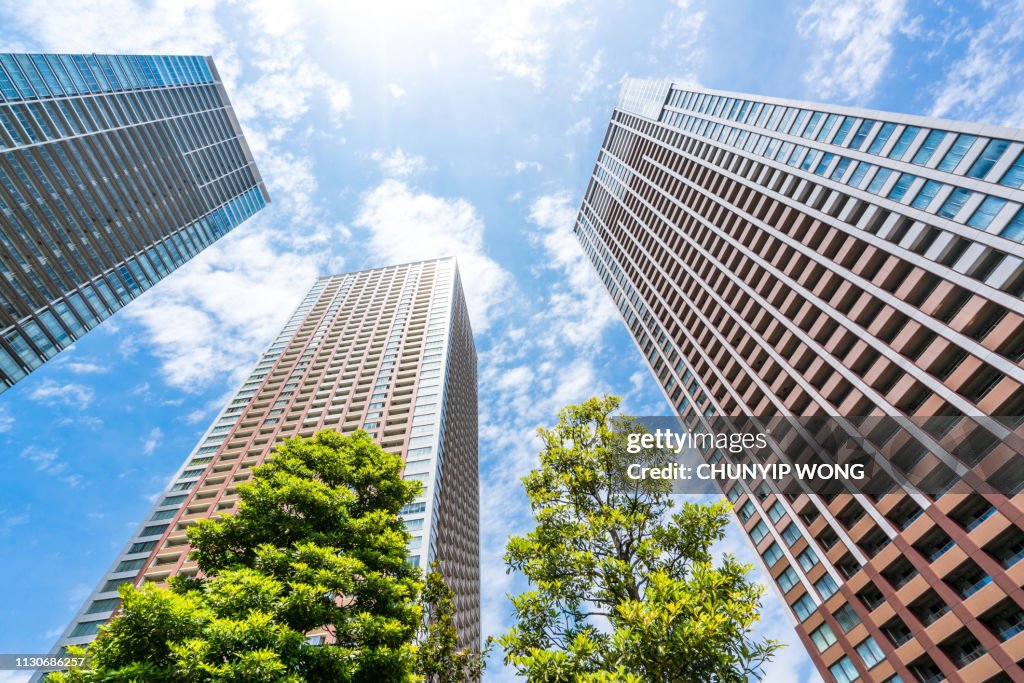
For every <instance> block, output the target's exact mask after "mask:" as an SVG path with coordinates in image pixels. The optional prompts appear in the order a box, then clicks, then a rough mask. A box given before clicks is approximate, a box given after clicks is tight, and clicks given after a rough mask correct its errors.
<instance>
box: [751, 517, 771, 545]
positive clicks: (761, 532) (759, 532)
mask: <svg viewBox="0 0 1024 683" xmlns="http://www.w3.org/2000/svg"><path fill="white" fill-rule="evenodd" d="M767 535H768V527H767V526H766V525H765V523H764V520H761V521H760V522H758V523H757V524H755V525H754V528H753V529H751V530H750V537H751V538H752V539H754V543H760V542H761V539H762V538H764V537H765V536H767Z"/></svg>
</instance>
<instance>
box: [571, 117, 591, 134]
mask: <svg viewBox="0 0 1024 683" xmlns="http://www.w3.org/2000/svg"><path fill="white" fill-rule="evenodd" d="M591 127H592V126H591V121H590V117H589V116H584V117H583V118H582V119H580V120H579V121H577V122H576V123H574V124H572V125H571V126H569V127H568V128H566V129H565V135H566V136H570V135H587V134H589V133H590V131H591Z"/></svg>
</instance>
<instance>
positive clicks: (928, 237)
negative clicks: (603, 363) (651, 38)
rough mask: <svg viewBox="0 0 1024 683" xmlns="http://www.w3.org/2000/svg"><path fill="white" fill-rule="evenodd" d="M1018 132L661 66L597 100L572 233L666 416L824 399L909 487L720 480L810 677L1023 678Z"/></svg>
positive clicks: (777, 409)
mask: <svg viewBox="0 0 1024 683" xmlns="http://www.w3.org/2000/svg"><path fill="white" fill-rule="evenodd" d="M1022 150H1024V132H1022V131H1019V130H1011V129H1006V128H998V127H993V126H985V125H978V124H970V123H962V122H956V121H946V120H937V119H928V118H923V117H918V116H907V115H901V114H889V113H882V112H877V111H869V110H864V109H854V108H849V107H835V106H829V105H818V104H811V103H806V102H794V101H787V100H781V99H777V98H769V97H759V96H757V97H755V96H748V95H740V94H734V93H725V92H717V91H710V90H702V89H694V88H688V87H684V86H681V85H678V84H675V83H672V82H667V81H640V80H630V81H627V82H626V83H625V84H624V86H623V89H622V92H621V94H620V97H619V101H618V104H617V106H616V109H615V111H614V113H613V114H612V118H611V123H610V125H609V128H608V131H607V133H606V136H605V139H604V143H603V145H602V148H601V150H600V154H599V156H598V160H597V164H596V167H595V170H594V173H593V177H592V178H591V181H590V184H589V186H588V188H587V191H586V194H585V197H584V199H583V203H582V207H581V210H580V213H579V216H578V219H577V223H576V226H575V233H576V235H577V237H578V239H579V241H580V244H581V245H582V247H583V249H584V250H585V252H586V253H587V255H588V257H589V258H590V260H591V261H592V262H593V265H594V268H595V269H596V271H597V273H598V275H599V276H600V278H601V279H602V281H603V282H604V284H605V286H606V287H607V289H608V291H609V294H610V295H611V297H612V299H613V301H614V302H615V305H616V306H617V307H618V308H619V310H620V311H621V314H622V317H623V319H624V322H625V323H626V325H627V326H628V327H629V329H630V330H631V332H632V334H633V337H634V339H635V341H636V343H637V346H638V347H639V348H640V350H641V352H642V353H643V355H644V357H645V358H646V359H647V360H648V363H649V364H650V366H651V370H652V372H653V373H654V375H655V377H656V378H657V381H658V382H659V384H660V386H661V388H662V390H663V392H664V394H665V396H666V398H667V399H668V400H669V401H670V402H671V405H672V409H673V412H674V413H676V414H678V415H679V416H680V418H681V421H682V422H683V423H684V424H685V425H686V426H687V427H697V426H705V427H707V428H708V431H713V430H712V429H711V425H712V423H714V422H715V421H716V420H721V419H722V416H740V415H742V416H748V417H750V419H754V420H755V421H756V420H757V419H759V417H758V416H768V417H771V416H778V415H786V416H809V417H825V418H827V419H829V420H831V421H833V422H834V423H835V424H837V425H840V426H841V427H842V429H844V430H847V432H848V433H850V434H853V435H857V436H859V437H863V440H864V441H863V443H864V444H866V448H867V449H868V450H870V451H871V453H872V454H873V455H872V457H875V458H879V459H880V460H879V462H881V461H885V462H886V463H887V465H886V466H887V467H889V468H890V469H891V471H892V472H893V476H894V477H896V478H897V479H899V480H900V481H901V482H902V483H905V482H906V480H909V479H914V480H915V481H916V482H917V483H918V485H917V486H915V487H906V486H903V485H893V486H888V487H886V488H884V489H883V490H878V491H874V492H870V493H865V492H864V491H860V490H858V489H857V488H855V487H853V486H852V485H851V484H850V483H849V482H845V483H844V484H843V486H842V489H841V490H840V491H838V492H831V493H827V494H824V493H821V492H818V491H813V490H811V489H808V488H806V487H805V488H804V489H803V490H799V489H787V490H786V491H783V490H781V489H780V488H779V486H778V485H777V482H774V481H771V480H756V479H753V480H750V481H743V480H739V481H729V482H727V483H725V484H724V485H723V486H722V488H723V490H724V492H725V493H726V495H727V497H728V499H729V500H730V501H731V502H732V503H733V504H734V508H735V510H736V512H737V515H738V520H739V522H740V523H741V524H742V525H743V528H744V530H745V532H746V534H747V535H748V537H749V538H750V541H751V543H752V544H753V545H754V547H755V549H756V551H757V553H758V555H759V556H760V558H761V559H762V560H763V564H764V567H765V568H766V570H767V572H768V573H769V574H770V575H771V577H772V578H773V580H774V581H775V583H776V586H777V588H778V590H779V592H780V593H781V594H782V596H783V598H784V600H785V603H786V604H787V605H788V607H789V610H790V612H791V614H792V616H793V619H794V622H795V624H796V629H797V633H798V634H799V637H800V639H801V641H802V642H803V645H804V646H805V647H806V648H807V650H808V651H809V653H810V655H811V657H812V658H813V660H814V661H815V663H816V665H817V667H818V669H819V670H820V672H821V674H822V676H823V678H824V679H825V680H828V681H832V680H835V681H839V682H840V683H848V682H850V681H854V680H863V681H886V682H887V683H895V682H896V681H925V682H928V683H931V682H933V681H940V680H948V681H955V682H964V683H979V682H981V681H990V682H995V681H1010V680H1013V681H1020V680H1024V669H1022V668H1021V664H1022V662H1024V636H1022V635H1020V632H1021V631H1022V630H1024V590H1022V586H1024V562H1021V561H1020V560H1021V559H1022V558H1024V531H1022V528H1021V527H1022V524H1024V496H1022V494H1021V491H1022V490H1024V464H1022V458H1024V456H1022V453H1024V439H1022V430H1021V422H1022V417H1021V416H1022V415H1024V388H1022V384H1024V368H1022V365H1021V361H1022V359H1024V303H1022V301H1021V296H1022V295H1024V248H1022V245H1021V242H1022V240H1024V208H1022V205H1024V191H1022V189H1021V185H1022V183H1024V154H1022ZM865 416H900V418H901V419H904V420H908V421H911V422H912V428H910V429H908V430H907V431H905V432H904V431H900V434H899V435H898V437H896V438H895V439H894V438H893V433H892V432H889V431H888V430H885V433H879V431H878V430H877V429H874V428H872V427H869V425H876V424H878V423H879V421H878V420H877V419H876V420H866V419H865ZM964 434H969V435H970V436H971V439H972V442H971V443H972V447H971V448H958V447H957V445H958V444H962V443H963V439H962V438H960V437H962V436H963V435H964ZM777 445H778V444H777V443H773V444H772V448H773V449H776V446H777ZM775 452H780V451H779V450H778V449H776V450H775ZM704 457H705V458H707V459H708V460H712V461H714V462H719V461H721V460H725V461H729V460H730V455H729V454H723V453H721V452H719V451H714V452H708V453H705V454H704ZM937 473H941V474H937ZM904 477H905V479H904Z"/></svg>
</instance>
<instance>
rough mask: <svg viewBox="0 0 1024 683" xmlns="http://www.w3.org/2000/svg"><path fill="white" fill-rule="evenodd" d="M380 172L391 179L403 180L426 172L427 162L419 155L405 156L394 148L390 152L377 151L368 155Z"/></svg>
mask: <svg viewBox="0 0 1024 683" xmlns="http://www.w3.org/2000/svg"><path fill="white" fill-rule="evenodd" d="M370 158H371V159H373V160H374V161H376V162H377V165H378V166H380V168H381V170H382V171H384V173H385V174H386V175H388V176H389V177H392V178H405V177H408V176H413V175H418V174H420V173H423V172H424V171H425V170H427V160H426V159H425V158H424V157H422V156H419V155H415V154H406V153H405V152H404V151H402V150H401V149H399V148H398V147H396V148H395V149H393V150H391V151H390V152H385V151H383V150H377V151H375V152H373V154H371V155H370Z"/></svg>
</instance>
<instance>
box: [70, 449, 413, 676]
mask: <svg viewBox="0 0 1024 683" xmlns="http://www.w3.org/2000/svg"><path fill="white" fill-rule="evenodd" d="M401 468H402V462H401V458H400V457H399V456H397V455H394V454H391V453H387V452H386V451H384V450H382V449H381V448H380V446H378V445H377V444H376V443H375V442H374V441H373V440H372V439H371V438H370V437H369V436H368V435H367V434H366V433H364V432H357V433H355V434H353V435H352V436H342V435H340V434H338V433H336V432H331V431H322V432H319V433H317V434H316V435H315V436H313V437H311V438H309V439H301V438H295V439H288V440H286V441H284V442H283V443H282V444H281V445H280V446H278V448H277V449H276V450H275V452H274V454H273V456H272V457H271V458H269V459H268V461H267V462H266V463H265V464H264V465H262V466H260V467H256V468H254V470H253V480H252V481H251V482H249V483H245V484H241V485H239V487H238V493H239V499H240V501H239V506H238V512H237V514H234V515H227V516H223V517H220V518H219V519H203V520H200V521H198V522H197V523H195V524H194V525H193V526H192V527H191V528H189V530H188V537H189V540H190V541H191V543H192V546H193V555H192V556H193V559H195V561H196V562H197V564H198V565H199V568H200V570H201V573H200V575H199V576H200V578H192V579H188V578H178V579H174V580H172V581H171V582H170V586H169V589H164V588H158V587H156V586H154V585H152V584H144V585H143V586H142V587H141V588H138V589H136V588H133V587H131V585H126V586H122V588H121V598H122V601H123V602H122V605H121V609H120V611H119V613H118V615H117V616H116V617H115V618H114V619H113V620H112V621H111V623H110V624H109V625H107V626H106V627H104V628H103V629H101V630H100V633H99V635H98V637H97V638H96V640H95V642H94V643H93V644H92V645H91V646H90V647H89V648H88V651H87V658H88V668H86V669H83V670H79V671H72V672H68V673H64V674H55V675H54V676H53V679H55V680H58V681H68V682H72V683H77V682H87V681H88V682H92V681H147V682H157V683H158V682H161V681H168V682H169V681H190V682H191V681H217V682H229V681H230V682H235V681H237V682H239V683H241V682H243V681H244V682H245V683H259V682H260V681H286V682H293V683H299V682H302V681H332V682H333V681H340V682H351V683H361V682H364V681H365V682H372V683H387V682H400V681H414V680H417V679H418V675H417V674H416V664H417V658H416V648H415V645H414V638H415V636H416V633H417V630H418V629H419V628H421V624H422V621H423V611H422V608H421V607H420V605H419V604H418V602H417V601H418V598H419V593H420V590H421V588H422V581H421V579H420V571H419V569H417V568H416V567H413V566H411V565H410V564H409V563H408V562H407V561H406V549H405V548H406V543H407V542H408V540H409V535H408V534H407V533H406V531H405V528H404V525H403V524H402V521H401V519H400V518H399V517H398V512H399V510H400V509H401V508H402V506H403V505H405V504H406V503H408V502H410V501H411V500H412V499H413V498H414V497H415V496H416V495H417V493H418V491H419V487H420V484H419V483H418V482H410V481H404V480H403V479H402V477H401ZM311 631H317V632H322V633H326V634H328V635H329V640H330V644H328V645H326V646H323V647H318V646H314V645H310V644H307V642H306V634H307V633H309V632H311Z"/></svg>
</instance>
